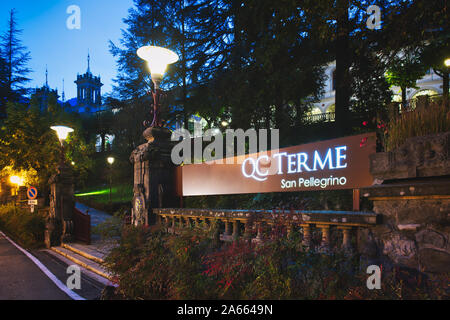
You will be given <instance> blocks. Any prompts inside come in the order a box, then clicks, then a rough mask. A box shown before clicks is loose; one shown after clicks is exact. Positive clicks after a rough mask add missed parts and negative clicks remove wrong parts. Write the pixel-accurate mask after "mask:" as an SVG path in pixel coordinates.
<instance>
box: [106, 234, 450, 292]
mask: <svg viewBox="0 0 450 320" xmlns="http://www.w3.org/2000/svg"><path fill="white" fill-rule="evenodd" d="M215 231H216V230H215V228H214V226H210V228H209V230H205V229H203V228H201V227H193V228H188V229H183V230H178V231H177V234H176V235H174V234H168V233H166V232H165V231H164V230H161V229H157V230H153V231H151V230H150V229H149V228H145V227H140V228H134V227H131V226H126V227H125V228H124V231H123V234H122V238H121V240H120V244H119V246H118V247H116V248H115V249H113V250H112V252H111V254H110V255H109V256H108V257H107V258H106V266H107V268H108V269H109V270H110V271H111V272H112V273H113V274H115V275H116V282H117V284H118V285H119V286H118V288H117V290H116V294H117V297H118V298H122V299H152V300H153V299H187V300H190V299H237V300H240V299H257V300H265V299H430V298H431V299H446V298H448V297H449V295H448V292H447V291H445V290H448V288H447V286H448V275H447V276H446V275H444V276H443V277H442V278H441V279H437V280H436V279H434V280H433V279H431V278H430V279H429V278H427V277H425V276H423V274H421V273H419V272H417V271H416V272H415V273H413V272H410V271H408V270H402V269H394V270H393V271H392V272H387V270H383V274H382V290H369V289H367V287H366V281H367V277H368V275H367V274H366V273H365V270H362V269H360V266H359V257H358V256H357V255H353V256H352V255H349V254H348V253H344V252H340V251H331V252H330V251H329V252H325V253H324V252H319V251H315V250H307V249H306V248H305V247H303V245H302V244H301V237H300V234H299V233H297V232H294V233H293V234H291V236H290V237H286V235H285V234H284V233H283V232H279V233H274V234H273V235H272V237H271V240H266V241H264V242H262V243H260V244H254V243H251V242H249V241H245V240H241V241H235V242H233V243H227V244H223V245H222V246H220V247H217V243H216V241H215V238H214V236H213V234H214V233H215ZM438 280H439V281H438Z"/></svg>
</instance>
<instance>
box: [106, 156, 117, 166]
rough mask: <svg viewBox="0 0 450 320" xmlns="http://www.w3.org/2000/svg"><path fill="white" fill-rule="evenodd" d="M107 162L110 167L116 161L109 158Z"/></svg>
mask: <svg viewBox="0 0 450 320" xmlns="http://www.w3.org/2000/svg"><path fill="white" fill-rule="evenodd" d="M107 160H108V163H109V164H110V165H113V164H114V162H115V161H116V159H114V158H113V157H109V158H108V159H107Z"/></svg>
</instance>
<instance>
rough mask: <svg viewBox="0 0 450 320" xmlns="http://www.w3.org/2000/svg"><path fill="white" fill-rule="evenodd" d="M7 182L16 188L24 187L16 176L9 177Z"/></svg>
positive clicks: (22, 182) (22, 180)
mask: <svg viewBox="0 0 450 320" xmlns="http://www.w3.org/2000/svg"><path fill="white" fill-rule="evenodd" d="M9 181H10V182H11V183H12V184H16V185H17V186H18V187H21V186H23V185H25V181H24V179H23V178H21V177H18V176H11V177H10V178H9Z"/></svg>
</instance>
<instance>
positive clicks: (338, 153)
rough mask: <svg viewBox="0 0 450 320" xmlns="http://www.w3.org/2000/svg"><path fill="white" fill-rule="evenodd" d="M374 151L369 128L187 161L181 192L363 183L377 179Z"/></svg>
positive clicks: (280, 189) (238, 191)
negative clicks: (213, 159) (372, 164)
mask: <svg viewBox="0 0 450 320" xmlns="http://www.w3.org/2000/svg"><path fill="white" fill-rule="evenodd" d="M362 141H364V143H362ZM375 152H376V135H375V134H374V133H366V134H361V135H356V136H350V137H345V138H338V139H333V140H326V141H319V142H315V143H308V144H303V145H298V146H292V147H287V148H282V149H274V150H271V151H264V152H258V153H252V154H249V155H240V156H236V157H233V158H226V159H223V161H221V164H220V163H212V164H211V163H202V164H197V165H184V166H182V167H180V168H179V170H180V171H181V175H180V176H181V183H180V185H181V189H182V195H183V196H198V195H220V194H243V193H265V192H293V191H314V190H338V189H341V190H342V189H359V188H363V187H368V186H371V185H372V184H373V177H372V175H371V174H370V160H369V156H370V155H371V154H374V153H375Z"/></svg>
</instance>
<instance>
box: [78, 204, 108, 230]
mask: <svg viewBox="0 0 450 320" xmlns="http://www.w3.org/2000/svg"><path fill="white" fill-rule="evenodd" d="M75 207H76V208H77V209H78V210H80V211H81V212H83V213H89V215H90V216H91V226H92V227H95V226H97V225H99V224H100V223H102V222H105V221H106V220H107V219H109V218H111V215H110V214H108V213H106V212H103V211H100V210H97V209H94V208H90V207H88V206H86V205H84V204H82V203H79V202H77V203H75Z"/></svg>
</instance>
